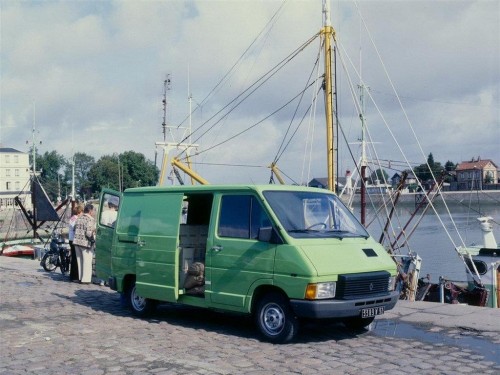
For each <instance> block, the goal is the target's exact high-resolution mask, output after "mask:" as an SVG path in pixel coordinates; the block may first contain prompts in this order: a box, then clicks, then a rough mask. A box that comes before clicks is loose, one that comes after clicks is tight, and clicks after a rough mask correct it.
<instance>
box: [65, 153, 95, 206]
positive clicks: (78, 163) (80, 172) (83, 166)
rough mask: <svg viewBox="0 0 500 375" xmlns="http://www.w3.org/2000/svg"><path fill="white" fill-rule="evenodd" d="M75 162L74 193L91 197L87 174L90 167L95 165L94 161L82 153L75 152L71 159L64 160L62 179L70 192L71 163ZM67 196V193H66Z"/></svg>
mask: <svg viewBox="0 0 500 375" xmlns="http://www.w3.org/2000/svg"><path fill="white" fill-rule="evenodd" d="M73 159H74V161H75V193H76V194H79V195H80V196H82V197H83V196H86V197H88V196H91V195H92V183H91V181H90V180H89V172H90V169H91V168H92V166H93V165H94V164H95V159H94V157H93V156H90V155H88V154H86V153H84V152H77V153H75V154H74V156H73V158H69V159H68V160H66V167H65V170H64V179H65V181H66V183H67V184H68V186H69V189H70V190H69V191H71V184H72V181H71V180H72V166H73V163H72V161H73ZM68 194H69V193H68Z"/></svg>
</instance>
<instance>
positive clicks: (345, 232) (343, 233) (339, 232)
mask: <svg viewBox="0 0 500 375" xmlns="http://www.w3.org/2000/svg"><path fill="white" fill-rule="evenodd" d="M327 232H328V233H333V234H335V235H338V237H363V238H364V239H365V240H366V239H367V238H368V236H366V235H363V234H359V233H353V232H350V231H348V230H340V229H333V230H328V231H327ZM336 237H337V236H336Z"/></svg>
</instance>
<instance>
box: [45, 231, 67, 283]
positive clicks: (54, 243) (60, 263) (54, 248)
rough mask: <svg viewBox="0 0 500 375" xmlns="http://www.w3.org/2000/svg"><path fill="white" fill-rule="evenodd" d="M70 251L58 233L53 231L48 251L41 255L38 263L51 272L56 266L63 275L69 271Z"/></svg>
mask: <svg viewBox="0 0 500 375" xmlns="http://www.w3.org/2000/svg"><path fill="white" fill-rule="evenodd" d="M70 264H71V253H70V248H69V246H68V245H67V244H66V243H65V240H64V238H62V236H61V235H60V234H59V233H56V232H53V233H52V237H51V240H50V244H49V249H48V251H47V252H46V253H45V254H44V255H43V257H42V260H41V261H40V265H41V266H42V267H43V269H44V270H45V271H47V272H53V271H55V270H56V268H57V267H59V269H60V270H61V272H62V274H63V275H65V274H66V273H67V272H69V267H70Z"/></svg>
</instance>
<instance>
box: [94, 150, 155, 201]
mask: <svg viewBox="0 0 500 375" xmlns="http://www.w3.org/2000/svg"><path fill="white" fill-rule="evenodd" d="M159 174H160V173H159V170H158V168H157V167H156V166H155V165H154V163H153V162H152V161H150V160H147V159H146V157H145V156H144V155H143V154H141V153H137V152H134V151H126V152H124V153H122V154H120V155H116V154H114V155H105V156H103V157H101V158H100V159H99V160H98V161H97V162H96V163H95V164H94V165H93V166H92V168H91V169H90V171H89V173H88V178H89V180H90V182H91V187H92V192H93V194H94V195H97V194H98V193H99V192H100V191H101V190H102V189H103V188H110V189H115V190H120V189H121V190H124V189H127V188H129V187H138V186H153V185H155V184H156V182H157V181H158V176H159Z"/></svg>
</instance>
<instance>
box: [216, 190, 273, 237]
mask: <svg viewBox="0 0 500 375" xmlns="http://www.w3.org/2000/svg"><path fill="white" fill-rule="evenodd" d="M270 225H271V221H270V220H269V218H268V216H267V214H266V212H265V211H264V210H263V208H262V206H261V205H260V203H259V202H258V201H257V199H256V198H255V197H254V196H251V195H225V196H223V197H222V200H221V211H220V217H219V228H218V232H217V234H218V235H219V236H220V237H234V238H247V239H257V237H258V235H259V228H261V227H265V226H267V227H268V226H270Z"/></svg>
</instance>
